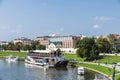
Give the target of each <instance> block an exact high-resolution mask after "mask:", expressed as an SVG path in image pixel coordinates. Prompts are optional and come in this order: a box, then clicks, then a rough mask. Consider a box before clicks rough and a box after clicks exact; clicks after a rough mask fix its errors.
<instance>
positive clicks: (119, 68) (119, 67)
mask: <svg viewBox="0 0 120 80" xmlns="http://www.w3.org/2000/svg"><path fill="white" fill-rule="evenodd" d="M73 62H78V63H86V64H94V65H101V66H105V67H109V68H113V67H112V64H103V63H93V62H81V61H73ZM115 69H116V70H117V71H120V66H118V65H116V68H115Z"/></svg>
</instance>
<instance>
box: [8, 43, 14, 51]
mask: <svg viewBox="0 0 120 80" xmlns="http://www.w3.org/2000/svg"><path fill="white" fill-rule="evenodd" d="M8 49H9V50H15V45H14V43H13V42H9V43H8Z"/></svg>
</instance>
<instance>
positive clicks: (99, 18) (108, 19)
mask: <svg viewBox="0 0 120 80" xmlns="http://www.w3.org/2000/svg"><path fill="white" fill-rule="evenodd" d="M95 20H97V21H110V20H112V18H109V17H105V16H101V17H98V16H96V17H95Z"/></svg>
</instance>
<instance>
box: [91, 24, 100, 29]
mask: <svg viewBox="0 0 120 80" xmlns="http://www.w3.org/2000/svg"><path fill="white" fill-rule="evenodd" d="M93 28H94V29H98V28H101V26H100V25H98V24H95V25H93Z"/></svg>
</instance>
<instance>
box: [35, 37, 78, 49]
mask: <svg viewBox="0 0 120 80" xmlns="http://www.w3.org/2000/svg"><path fill="white" fill-rule="evenodd" d="M76 40H77V36H71V35H70V36H43V37H37V38H36V39H35V41H39V42H40V44H42V45H45V46H46V48H48V45H49V44H51V43H53V44H54V45H55V46H56V48H75V46H76Z"/></svg>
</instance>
